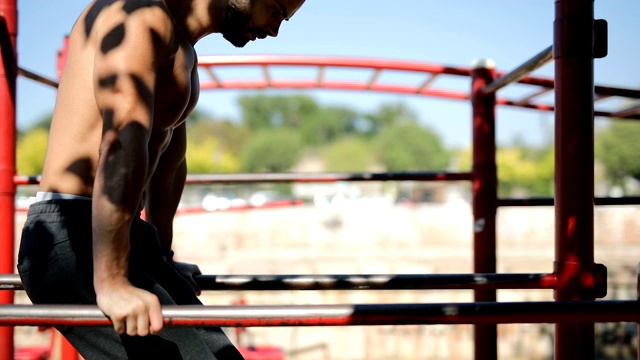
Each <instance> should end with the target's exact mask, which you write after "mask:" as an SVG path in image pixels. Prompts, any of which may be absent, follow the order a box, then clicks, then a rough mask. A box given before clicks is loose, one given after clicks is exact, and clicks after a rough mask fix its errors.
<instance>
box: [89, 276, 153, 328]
mask: <svg viewBox="0 0 640 360" xmlns="http://www.w3.org/2000/svg"><path fill="white" fill-rule="evenodd" d="M96 295H97V302H98V307H99V308H100V310H102V312H104V314H105V315H107V316H108V317H109V318H110V319H111V322H112V323H113V328H114V329H115V331H116V332H117V333H118V334H125V333H126V334H127V335H129V336H147V335H149V334H153V335H157V334H159V333H160V331H162V326H163V317H162V308H161V306H160V301H158V297H157V296H155V295H154V294H152V293H150V292H148V291H146V290H142V289H139V288H137V287H134V286H133V285H131V283H129V281H128V280H124V281H120V283H115V282H114V283H112V284H110V285H108V286H103V287H101V289H100V291H99V292H98V290H97V289H96Z"/></svg>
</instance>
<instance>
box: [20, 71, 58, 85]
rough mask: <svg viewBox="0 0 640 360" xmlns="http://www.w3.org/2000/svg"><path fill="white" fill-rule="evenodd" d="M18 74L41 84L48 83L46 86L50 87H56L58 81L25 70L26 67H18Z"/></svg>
mask: <svg viewBox="0 0 640 360" xmlns="http://www.w3.org/2000/svg"><path fill="white" fill-rule="evenodd" d="M18 75H20V76H22V77H25V78H27V79H30V80H33V81H36V82H39V83H41V84H43V85H48V86H51V87H54V88H58V82H57V81H54V80H51V79H48V78H46V77H44V76H41V75H38V74H36V73H33V72H31V71H29V70H26V69H22V68H18Z"/></svg>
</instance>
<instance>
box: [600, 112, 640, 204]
mask: <svg viewBox="0 0 640 360" xmlns="http://www.w3.org/2000/svg"><path fill="white" fill-rule="evenodd" d="M595 158H596V160H598V161H599V162H600V163H601V164H602V166H603V167H604V169H605V172H606V177H607V178H608V180H609V182H610V184H611V185H612V186H620V187H621V188H622V190H623V191H624V193H625V194H626V193H628V189H627V187H626V181H625V180H626V179H627V178H629V177H633V178H635V179H636V180H640V123H638V122H636V121H628V120H615V119H614V120H612V121H610V122H609V125H608V126H606V127H605V128H604V129H602V130H600V131H598V132H596V136H595Z"/></svg>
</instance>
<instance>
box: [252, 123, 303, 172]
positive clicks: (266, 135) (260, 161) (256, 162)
mask: <svg viewBox="0 0 640 360" xmlns="http://www.w3.org/2000/svg"><path fill="white" fill-rule="evenodd" d="M302 149H303V145H302V141H301V140H300V135H299V134H298V133H297V132H296V131H294V130H291V129H285V128H280V129H262V130H258V131H256V132H254V133H253V134H252V136H251V138H250V139H249V140H248V142H247V144H246V146H245V147H244V149H243V151H242V153H241V156H240V159H241V161H240V163H241V169H242V170H243V171H247V172H284V171H288V170H290V169H291V168H292V167H293V166H294V165H295V164H296V163H297V162H298V160H300V157H301V154H302Z"/></svg>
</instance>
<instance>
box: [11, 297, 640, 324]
mask: <svg viewBox="0 0 640 360" xmlns="http://www.w3.org/2000/svg"><path fill="white" fill-rule="evenodd" d="M162 313H163V315H164V323H165V325H166V326H221V327H254V326H260V327H275V326H356V325H358V326H360V325H414V324H415V325H418V324H424V325H435V324H448V325H460V324H482V325H495V324H541V323H550V324H551V323H557V322H562V323H567V324H570V323H577V322H584V321H588V322H640V302H639V301H635V300H619V301H613V300H611V301H556V302H553V301H550V302H490V303H441V304H421V303H420V304H416V303H407V304H397V303H396V304H356V305H278V306H240V307H237V306H176V305H174V306H164V307H163V309H162ZM0 325H2V326H111V322H110V320H109V319H108V318H107V317H106V316H104V315H103V313H102V312H101V311H100V310H99V309H98V307H97V306H90V305H0Z"/></svg>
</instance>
